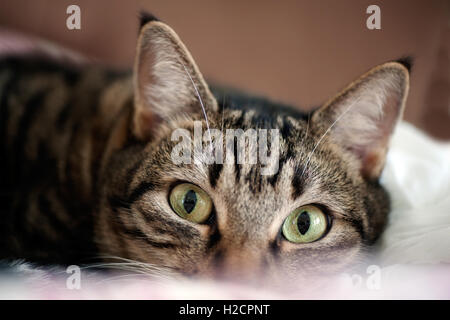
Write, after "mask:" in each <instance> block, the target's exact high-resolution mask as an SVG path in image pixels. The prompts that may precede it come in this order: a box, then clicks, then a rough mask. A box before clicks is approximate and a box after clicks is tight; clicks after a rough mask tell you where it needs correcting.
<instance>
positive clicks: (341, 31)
mask: <svg viewBox="0 0 450 320" xmlns="http://www.w3.org/2000/svg"><path fill="white" fill-rule="evenodd" d="M70 4H77V5H79V6H80V7H81V28H82V29H81V30H73V31H71V30H68V29H67V28H66V19H67V17H68V15H67V14H66V8H67V6H68V5H70ZM371 4H377V5H378V6H380V8H381V27H382V29H381V30H368V29H367V28H366V19H367V17H368V15H367V14H366V8H367V7H368V6H369V5H371ZM141 9H145V10H147V11H150V12H153V13H154V14H156V15H157V16H158V17H160V18H161V19H162V20H164V21H165V22H167V23H169V24H170V25H171V26H172V27H173V28H174V29H175V30H176V31H177V33H178V34H179V35H180V37H181V38H182V39H183V41H184V42H185V44H186V45H187V46H188V48H189V49H190V51H191V53H192V54H193V56H194V58H195V59H196V61H197V63H198V64H199V66H200V69H201V70H202V72H203V74H204V75H205V76H206V77H207V78H209V79H214V80H216V81H220V82H222V83H225V84H229V85H232V86H234V87H240V88H244V89H247V90H250V91H251V92H255V93H260V94H263V95H266V96H269V97H271V98H273V99H275V100H279V101H282V102H286V103H290V104H294V105H296V106H301V107H302V108H304V109H307V108H310V107H313V106H317V105H319V104H320V103H322V102H324V101H325V100H326V99H327V98H328V97H329V96H331V95H333V94H334V93H336V92H337V91H338V90H339V89H341V88H342V87H343V86H345V85H346V84H347V83H348V82H349V81H351V80H353V79H354V78H355V77H357V76H358V75H360V74H361V73H363V72H365V71H366V70H367V69H369V68H370V67H372V66H374V65H376V64H379V63H382V62H384V61H387V60H393V59H397V58H399V57H401V56H404V55H412V56H414V58H415V65H414V69H413V74H412V79H411V91H410V96H409V100H408V106H407V110H406V114H405V117H406V119H407V120H409V121H411V122H413V123H415V124H416V125H418V126H419V127H421V128H424V129H425V130H427V131H428V132H429V133H431V134H433V135H434V136H436V137H440V138H445V139H450V98H449V92H450V83H449V82H450V79H449V78H450V60H449V51H450V50H449V46H450V2H449V1H446V0H433V1H406V0H395V1H392V0H391V1H365V0H360V1H353V0H352V1H350V0H346V1H334V0H327V1H325V0H320V1H317V0H316V1H293V0H283V1H274V0H273V1H269V0H264V1H262V0H259V1H243V0H239V1H238V0H227V1H217V0H214V1H213V0H201V1H200V0H195V1H181V0H180V1H162V0H151V1H150V0H149V1H137V0H132V1H104V0H102V1H99V0H95V1H84V0H83V1H80V0H77V1H76V0H71V1H65V0H63V1H55V0H54V1H50V0H39V1H26V0H20V1H18V0H14V1H13V0H2V1H0V25H2V26H7V27H9V28H12V29H15V30H20V31H23V32H27V33H32V34H34V35H38V36H41V37H45V38H47V39H50V40H53V41H55V42H58V43H61V44H63V45H65V46H67V47H69V48H72V49H76V50H78V51H80V52H82V53H84V54H86V55H89V56H93V57H97V58H100V59H102V60H103V61H105V62H106V63H108V64H112V65H116V66H121V67H123V66H130V65H131V63H132V61H133V56H134V50H135V41H136V37H137V28H138V27H137V25H138V22H137V19H138V18H137V17H138V13H139V11H140V10H141Z"/></svg>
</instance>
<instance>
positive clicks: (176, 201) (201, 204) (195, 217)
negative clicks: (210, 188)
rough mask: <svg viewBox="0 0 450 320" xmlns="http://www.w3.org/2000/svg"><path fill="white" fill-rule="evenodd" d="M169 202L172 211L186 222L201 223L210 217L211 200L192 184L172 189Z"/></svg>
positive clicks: (184, 184)
mask: <svg viewBox="0 0 450 320" xmlns="http://www.w3.org/2000/svg"><path fill="white" fill-rule="evenodd" d="M169 201H170V205H171V206H172V209H173V211H175V212H176V214H178V215H179V216H180V217H182V218H184V219H186V220H188V221H192V222H195V223H203V222H205V221H206V220H208V218H209V216H210V215H211V211H212V201H211V198H210V197H209V196H208V194H207V193H206V192H205V191H203V190H202V189H200V188H199V187H197V186H195V185H193V184H190V183H182V184H179V185H177V186H176V187H175V188H173V189H172V192H171V193H170V197H169Z"/></svg>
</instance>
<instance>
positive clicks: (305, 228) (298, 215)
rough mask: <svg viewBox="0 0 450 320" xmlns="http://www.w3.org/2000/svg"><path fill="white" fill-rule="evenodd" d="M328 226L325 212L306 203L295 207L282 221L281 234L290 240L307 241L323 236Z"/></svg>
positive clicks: (296, 241)
mask: <svg viewBox="0 0 450 320" xmlns="http://www.w3.org/2000/svg"><path fill="white" fill-rule="evenodd" d="M327 227H328V219H327V216H326V215H325V213H323V212H322V210H320V209H319V208H318V207H316V206H312V205H308V206H302V207H300V208H297V209H295V210H294V211H293V212H292V213H291V214H290V215H289V216H288V217H287V218H286V220H285V221H284V223H283V235H284V237H285V238H286V239H287V240H289V241H290V242H295V243H308V242H313V241H316V240H317V239H319V238H320V237H322V236H323V234H324V233H325V231H326V230H327Z"/></svg>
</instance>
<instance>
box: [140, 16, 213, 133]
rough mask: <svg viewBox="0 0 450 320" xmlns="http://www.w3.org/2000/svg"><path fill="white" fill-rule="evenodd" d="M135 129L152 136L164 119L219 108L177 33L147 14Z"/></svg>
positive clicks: (142, 32) (142, 45)
mask: <svg viewBox="0 0 450 320" xmlns="http://www.w3.org/2000/svg"><path fill="white" fill-rule="evenodd" d="M133 76H134V97H135V107H134V118H133V126H134V128H133V132H134V134H135V135H136V136H137V137H138V138H139V139H148V138H150V137H151V136H152V134H153V133H154V132H156V131H157V130H158V126H159V124H160V123H161V122H162V121H170V120H174V119H176V118H177V117H179V116H183V115H192V114H193V113H202V112H203V108H205V112H206V113H208V112H211V111H216V110H217V102H216V100H215V98H214V96H213V95H212V93H211V91H210V90H209V88H208V85H207V84H206V82H205V80H204V79H203V76H202V75H201V73H200V72H199V70H198V67H197V66H196V64H195V62H194V60H193V59H192V56H191V54H190V53H189V51H188V50H187V49H186V47H185V46H184V44H183V43H182V42H181V40H180V39H179V38H178V36H177V34H176V33H175V32H174V31H173V30H172V29H171V28H170V27H169V26H168V25H166V24H165V23H163V22H161V21H158V20H157V19H156V18H155V17H153V16H151V15H143V16H142V21H141V29H140V33H139V38H138V43H137V52H136V58H135V64H134V75H133Z"/></svg>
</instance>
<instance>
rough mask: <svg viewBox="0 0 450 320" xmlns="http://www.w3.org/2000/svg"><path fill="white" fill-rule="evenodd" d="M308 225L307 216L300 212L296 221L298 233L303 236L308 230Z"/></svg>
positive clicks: (305, 213)
mask: <svg viewBox="0 0 450 320" xmlns="http://www.w3.org/2000/svg"><path fill="white" fill-rule="evenodd" d="M310 223H311V220H310V219H309V214H308V213H307V212H302V214H300V216H299V217H298V219H297V228H298V231H300V233H301V234H305V233H306V232H307V231H308V229H309V225H310Z"/></svg>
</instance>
